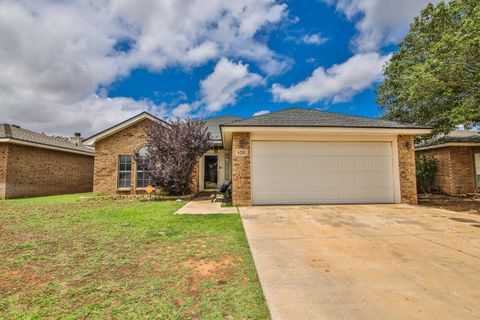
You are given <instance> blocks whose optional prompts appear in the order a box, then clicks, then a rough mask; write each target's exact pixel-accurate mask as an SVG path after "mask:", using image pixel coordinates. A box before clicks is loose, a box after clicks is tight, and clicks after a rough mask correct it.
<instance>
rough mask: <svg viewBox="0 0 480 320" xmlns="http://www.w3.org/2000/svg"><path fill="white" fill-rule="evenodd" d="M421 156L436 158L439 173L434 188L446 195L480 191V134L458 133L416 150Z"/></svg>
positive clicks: (463, 131) (462, 131)
mask: <svg viewBox="0 0 480 320" xmlns="http://www.w3.org/2000/svg"><path fill="white" fill-rule="evenodd" d="M415 153H416V154H417V155H425V156H433V157H435V159H436V160H437V168H438V169H437V173H436V175H435V179H434V182H433V185H432V187H433V188H435V189H438V190H439V191H440V192H442V193H446V194H450V195H451V194H458V193H472V192H478V190H479V189H480V133H479V131H469V130H456V131H453V132H451V133H449V134H448V135H446V136H445V137H441V138H437V139H432V140H429V141H427V142H423V143H422V144H419V145H417V146H416V148H415Z"/></svg>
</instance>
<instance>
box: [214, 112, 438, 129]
mask: <svg viewBox="0 0 480 320" xmlns="http://www.w3.org/2000/svg"><path fill="white" fill-rule="evenodd" d="M222 126H226V127H228V126H251V127H257V126H258V127H350V128H395V129H430V128H429V127H425V126H418V125H415V124H402V123H399V122H394V121H387V120H381V119H375V118H366V117H360V116H352V115H348V114H341V113H335V112H326V111H319V110H313V109H302V108H291V109H285V110H281V111H276V112H271V113H267V114H263V115H260V116H256V117H251V118H247V119H242V120H237V121H234V122H231V123H229V124H226V125H222Z"/></svg>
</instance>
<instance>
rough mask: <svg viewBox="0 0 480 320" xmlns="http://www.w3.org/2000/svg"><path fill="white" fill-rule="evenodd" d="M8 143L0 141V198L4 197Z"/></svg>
mask: <svg viewBox="0 0 480 320" xmlns="http://www.w3.org/2000/svg"><path fill="white" fill-rule="evenodd" d="M7 155H8V144H6V143H0V199H5V189H6V181H7Z"/></svg>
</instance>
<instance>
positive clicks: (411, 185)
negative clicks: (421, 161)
mask: <svg viewBox="0 0 480 320" xmlns="http://www.w3.org/2000/svg"><path fill="white" fill-rule="evenodd" d="M397 142H398V164H399V171H400V195H401V197H400V198H401V202H402V203H408V204H417V177H416V174H415V149H414V146H415V141H414V136H411V135H403V136H402V135H400V136H398V138H397Z"/></svg>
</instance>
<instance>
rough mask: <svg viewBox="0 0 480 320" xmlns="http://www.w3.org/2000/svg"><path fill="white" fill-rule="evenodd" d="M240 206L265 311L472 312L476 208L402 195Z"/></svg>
mask: <svg viewBox="0 0 480 320" xmlns="http://www.w3.org/2000/svg"><path fill="white" fill-rule="evenodd" d="M240 213H241V216H242V220H243V224H244V226H245V231H246V233H247V237H248V241H249V244H250V247H251V250H252V254H253V258H254V260H255V265H256V267H257V271H258V274H259V277H260V282H261V284H262V288H263V291H264V293H265V297H266V299H267V303H268V306H269V308H270V312H271V315H272V318H273V319H295V320H300V319H309V320H312V319H356V320H360V319H480V216H477V215H467V214H463V213H458V212H451V211H446V210H442V209H433V208H423V207H414V206H407V205H354V206H353V205H342V206H272V207H249V208H241V209H240Z"/></svg>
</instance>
